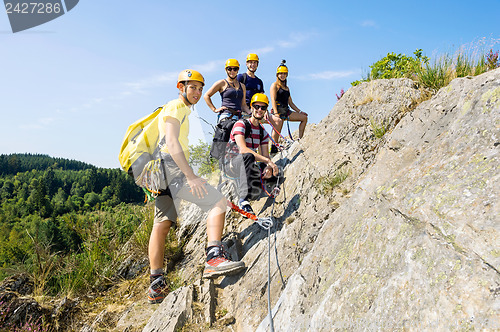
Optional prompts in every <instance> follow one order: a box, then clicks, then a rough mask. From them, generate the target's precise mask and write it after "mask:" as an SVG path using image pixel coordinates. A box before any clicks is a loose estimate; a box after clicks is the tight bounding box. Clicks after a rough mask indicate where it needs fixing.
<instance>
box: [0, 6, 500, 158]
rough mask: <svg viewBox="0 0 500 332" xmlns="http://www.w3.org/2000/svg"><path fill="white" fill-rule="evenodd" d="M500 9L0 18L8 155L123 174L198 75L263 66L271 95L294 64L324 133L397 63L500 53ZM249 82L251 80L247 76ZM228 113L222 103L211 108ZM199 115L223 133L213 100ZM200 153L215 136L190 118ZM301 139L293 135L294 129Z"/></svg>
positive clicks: (104, 10)
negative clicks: (143, 139)
mask: <svg viewBox="0 0 500 332" xmlns="http://www.w3.org/2000/svg"><path fill="white" fill-rule="evenodd" d="M499 13H500V1H498V0H494V1H488V2H479V3H478V2H471V1H317V0H310V1H269V0H267V1H260V0H259V1H252V2H239V1H222V0H220V1H219V0H213V1H198V0H192V1H175V2H174V1H156V0H150V1H129V0H105V1H90V0H81V1H80V2H79V4H78V5H77V6H76V7H75V8H74V9H73V10H71V11H70V12H68V13H66V14H65V15H63V16H61V17H59V18H57V19H55V20H53V21H50V22H48V23H46V24H43V25H40V26H38V27H35V28H32V29H29V30H26V31H23V32H18V33H15V34H14V33H12V31H11V28H10V25H9V22H8V18H7V14H6V13H5V11H2V10H0V63H1V67H0V91H1V94H0V112H1V118H2V120H1V125H0V129H1V130H0V154H9V153H24V152H30V153H42V154H48V155H51V156H54V157H63V158H69V159H75V160H80V161H84V162H87V163H90V164H93V165H96V166H99V167H109V168H118V167H119V163H118V158H117V155H118V152H119V148H120V145H121V141H122V139H123V135H124V133H125V131H126V129H127V127H128V125H129V124H131V123H132V122H134V121H135V120H137V119H138V118H140V117H142V116H144V115H146V114H148V113H150V112H151V111H153V110H154V109H155V108H156V107H157V106H160V105H162V104H164V103H165V102H167V101H169V100H171V99H174V98H176V97H177V89H176V88H175V80H176V77H177V74H178V73H179V71H181V70H182V69H185V68H193V69H197V70H199V71H200V72H201V73H202V74H203V75H204V76H205V80H206V83H207V85H208V86H211V85H212V84H213V83H214V82H215V81H216V80H218V79H221V78H224V77H225V72H224V61H225V60H226V59H228V58H236V59H238V60H239V61H240V63H241V64H242V68H241V69H244V68H243V64H244V61H245V57H246V54H247V53H249V52H255V53H257V54H258V55H259V57H260V65H259V69H258V71H257V76H259V77H260V78H261V79H262V80H263V81H264V84H265V90H266V92H268V91H269V87H270V85H271V83H272V82H273V81H274V80H275V72H276V67H277V66H278V65H279V63H280V61H281V59H286V60H287V65H288V67H289V71H290V75H289V80H288V82H289V86H290V89H291V94H292V98H293V100H294V102H295V104H296V105H297V106H298V107H299V108H301V109H302V110H303V111H305V112H307V113H309V117H310V120H309V121H310V122H312V123H318V122H319V121H321V119H323V118H324V117H325V116H326V115H327V114H328V113H329V112H330V110H331V109H332V107H333V106H334V105H335V102H336V100H337V98H336V97H335V94H337V93H339V91H340V89H342V88H344V89H346V90H347V89H348V88H349V87H350V82H352V81H354V80H357V79H360V78H361V76H362V75H363V74H364V73H366V72H367V71H368V69H369V65H371V64H372V63H374V62H375V61H377V60H379V59H380V58H382V57H383V56H385V55H386V54H387V53H388V52H395V53H405V54H407V55H411V54H412V53H413V51H415V49H417V48H421V49H423V50H424V54H425V55H427V56H430V57H432V56H434V55H436V54H440V53H443V52H447V53H453V52H454V51H455V50H456V49H457V48H458V47H460V46H462V45H480V47H484V48H487V49H489V48H490V47H493V48H494V50H497V49H499V48H500V44H499V42H498V40H499V39H500V28H499V26H498V18H499ZM240 72H241V70H240ZM212 100H213V101H214V104H215V105H216V106H219V105H220V97H219V96H218V94H216V95H214V96H213V97H212ZM196 110H197V114H198V115H199V116H200V117H201V118H203V119H205V120H207V121H208V122H210V123H212V124H215V121H216V117H215V115H214V113H212V112H211V111H210V109H209V108H208V107H207V105H206V104H205V102H204V101H200V102H199V103H198V104H197V105H196ZM190 121H191V131H192V136H191V143H195V142H196V141H197V140H198V139H200V138H205V139H209V138H210V137H209V132H210V131H212V129H211V127H210V126H208V125H206V124H204V123H203V122H202V121H200V120H199V119H198V118H196V115H195V116H192V117H191V119H190ZM295 128H297V126H296V125H292V130H293V129H295Z"/></svg>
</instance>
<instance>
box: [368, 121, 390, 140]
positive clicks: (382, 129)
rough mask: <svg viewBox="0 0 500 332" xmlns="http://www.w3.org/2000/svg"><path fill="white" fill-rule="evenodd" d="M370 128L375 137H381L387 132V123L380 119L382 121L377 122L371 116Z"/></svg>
mask: <svg viewBox="0 0 500 332" xmlns="http://www.w3.org/2000/svg"><path fill="white" fill-rule="evenodd" d="M370 128H371V129H372V132H373V135H374V136H375V137H376V138H382V137H383V136H384V135H385V133H386V132H387V125H386V124H385V121H382V123H380V124H379V123H378V122H376V121H375V120H374V119H373V118H370Z"/></svg>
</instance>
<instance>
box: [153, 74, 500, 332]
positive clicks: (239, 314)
mask: <svg viewBox="0 0 500 332" xmlns="http://www.w3.org/2000/svg"><path fill="white" fill-rule="evenodd" d="M429 98H430V94H429V93H427V92H426V91H424V90H423V89H420V88H418V86H417V85H416V84H415V83H414V82H413V81H411V80H408V79H392V80H378V81H373V82H369V83H363V84H361V85H359V86H357V87H354V88H351V89H350V90H349V91H347V92H346V94H344V96H343V97H342V98H341V99H340V101H339V102H338V103H337V104H336V105H335V107H334V108H333V109H332V111H331V112H330V114H329V115H328V116H327V117H326V118H325V119H324V120H323V121H321V122H320V123H319V124H317V125H316V126H309V127H308V128H307V129H306V135H305V136H304V137H303V139H302V140H301V141H300V142H295V143H294V144H293V145H292V146H291V147H290V148H289V149H288V151H287V152H286V153H284V154H283V155H278V156H277V159H279V162H278V163H279V164H281V165H282V166H283V167H284V168H285V178H286V181H285V185H284V187H283V188H282V192H281V194H280V195H279V196H278V198H277V200H276V203H275V204H272V203H273V202H272V200H270V199H265V198H262V199H261V200H260V201H258V202H255V203H253V207H254V210H255V211H256V212H257V213H258V214H259V215H261V216H268V215H271V214H272V215H273V216H274V226H273V228H272V229H271V236H270V238H268V233H267V231H265V230H263V229H261V228H260V227H259V226H258V225H257V224H253V223H251V222H250V221H248V220H245V219H242V218H240V217H236V216H234V215H231V214H228V221H229V222H228V223H227V225H226V229H225V234H226V236H225V238H224V239H223V240H224V241H225V242H226V244H227V246H228V247H229V249H230V251H231V253H232V255H233V258H234V259H242V260H243V261H244V262H245V264H246V266H247V269H246V271H245V272H244V273H242V274H241V275H236V276H231V277H225V278H219V279H217V280H216V286H217V289H218V291H217V292H214V294H215V293H217V301H216V302H217V307H218V308H219V309H221V308H223V309H224V310H225V311H227V316H229V317H231V318H232V317H234V320H231V323H230V324H233V325H231V330H238V331H255V330H259V331H267V330H269V320H268V318H266V317H267V315H268V303H267V299H268V286H269V285H268V265H267V264H268V248H269V247H268V246H269V245H270V247H271V250H270V254H271V257H270V258H271V269H270V286H271V292H270V294H269V295H270V298H271V307H272V308H273V312H274V319H273V323H274V328H275V330H276V331H332V330H349V331H351V330H368V331H375V330H412V331H417V330H428V331H434V330H435V331H437V330H469V329H477V330H498V329H500V319H499V317H500V299H499V296H500V273H499V269H500V245H499V244H500V239H499V232H500V218H499V216H500V211H499V210H500V207H499V197H500V186H499V172H498V169H499V152H498V151H499V149H500V69H497V70H495V71H491V72H488V73H485V74H483V75H480V76H477V77H474V78H461V79H456V80H454V81H453V82H452V83H451V84H450V85H449V86H447V87H445V88H443V89H441V90H440V91H439V92H438V93H437V94H436V95H435V96H433V97H432V98H430V99H429ZM182 216H183V220H185V222H182V223H181V225H180V230H179V232H178V234H179V236H180V237H181V238H182V239H185V240H186V241H187V242H186V245H185V254H186V255H185V258H184V259H183V261H182V262H181V267H182V273H183V277H184V279H185V280H186V281H188V282H189V283H191V282H195V281H196V280H197V279H199V277H200V275H201V272H200V271H201V269H200V264H201V263H202V262H203V257H204V246H205V243H206V239H205V237H206V235H205V230H206V229H205V224H204V219H205V215H204V214H202V213H201V212H200V210H198V209H197V208H195V207H192V206H186V208H185V209H184V211H183V214H182ZM268 239H270V240H271V242H270V243H268ZM276 253H277V256H278V257H276ZM276 258H278V261H279V267H278V265H277V264H276ZM193 285H195V284H194V283H193V284H192V285H191V286H188V287H196V286H193ZM192 289H195V288H192ZM183 291H185V292H188V291H189V288H186V289H184V290H183ZM179 292H180V291H179ZM186 296H187V297H189V298H193V296H192V295H190V294H187V295H186ZM183 301H184V300H183ZM209 302H210V303H212V302H213V300H210V301H209ZM183 303H184V302H183ZM162 306H163V305H162ZM210 306H212V304H210ZM188 307H189V306H188ZM206 311H207V312H212V309H211V308H210V310H208V309H207V310H206ZM175 312H177V311H175ZM184 312H185V313H189V312H190V311H189V308H186V309H185V311H184ZM177 313H178V312H177ZM212 315H213V314H212V313H207V314H205V316H207V317H205V322H211V321H212V318H211V316H212ZM188 316H189V314H186V315H185V316H183V317H188ZM162 317H163V318H162V319H163V320H165V321H166V320H168V319H169V318H168V317H166V316H162ZM183 319H184V318H183ZM186 320H187V321H189V317H188V318H186ZM150 324H151V325H150ZM153 324H158V323H157V322H156V323H155V322H154V317H153V318H152V319H151V320H150V323H148V326H159V325H153ZM205 328H206V327H205ZM153 330H155V329H154V328H150V329H149V330H148V331H153ZM160 330H161V329H157V331H160Z"/></svg>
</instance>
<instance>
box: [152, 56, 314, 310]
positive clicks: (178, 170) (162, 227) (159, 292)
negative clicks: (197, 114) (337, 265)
mask: <svg viewBox="0 0 500 332" xmlns="http://www.w3.org/2000/svg"><path fill="white" fill-rule="evenodd" d="M246 65H247V72H246V73H244V74H240V75H238V71H239V67H240V66H239V62H238V61H237V60H236V59H228V60H227V61H226V63H225V70H226V74H227V77H226V78H225V79H222V80H219V81H217V82H215V83H214V84H213V85H212V86H211V87H210V88H209V89H208V91H207V92H206V93H205V95H204V96H203V97H204V99H205V101H206V103H207V105H208V106H209V108H210V109H211V110H212V111H214V112H215V113H217V114H218V117H217V122H218V124H223V123H226V122H227V123H229V121H231V131H230V135H229V139H228V142H227V144H226V145H225V153H224V154H223V155H224V158H223V160H221V163H220V165H221V168H222V171H223V172H224V173H226V174H228V175H229V176H232V177H234V178H237V179H239V188H238V195H239V202H238V205H239V208H240V209H241V210H243V211H245V212H247V213H252V214H253V210H252V208H251V206H250V203H249V201H250V200H252V199H255V198H256V197H258V194H260V191H259V190H257V189H258V188H260V183H261V179H272V178H274V177H276V176H278V173H279V169H278V167H277V166H276V164H275V163H274V162H273V161H272V160H271V157H270V154H269V141H270V136H269V135H268V133H267V132H266V131H265V130H264V128H263V126H262V125H261V123H262V122H268V123H270V124H271V126H272V127H273V128H274V130H275V132H274V133H273V134H272V136H273V142H278V139H279V136H281V134H280V132H279V131H281V128H282V126H283V121H284V120H285V119H288V120H289V121H300V122H301V124H300V126H299V138H301V137H302V135H303V134H304V129H305V125H306V123H307V114H306V113H304V112H301V111H300V109H299V108H298V107H297V106H296V105H295V104H294V103H293V102H292V98H291V96H290V89H289V88H288V86H287V76H288V68H287V67H286V65H285V64H284V62H282V63H281V64H280V66H279V67H278V68H277V73H276V77H277V79H276V82H274V83H273V84H272V85H271V102H269V99H268V97H267V96H266V95H265V94H264V85H263V82H262V80H261V79H259V78H258V77H257V76H256V75H255V72H256V70H257V67H258V65H259V58H258V56H257V55H256V54H249V55H248V56H247V59H246ZM204 86H205V80H204V78H203V76H202V75H201V74H200V73H199V72H197V71H195V70H190V69H187V70H183V71H182V72H181V73H180V74H179V77H178V80H177V89H178V90H179V98H178V99H175V100H172V101H170V102H169V103H168V104H166V105H165V106H164V107H163V109H162V111H161V113H160V114H159V117H160V118H159V121H158V129H159V132H160V133H161V135H164V137H165V141H164V142H165V143H164V144H163V145H162V146H161V153H162V159H165V162H164V165H166V167H168V168H169V172H168V173H169V174H177V175H176V176H175V177H174V178H172V179H167V185H168V186H167V189H166V190H162V191H161V192H160V193H159V194H158V196H157V197H156V199H155V213H154V224H153V229H152V231H151V236H150V240H149V250H148V253H149V261H150V269H151V274H150V287H149V289H148V300H149V302H150V303H159V302H161V301H163V299H164V298H165V296H166V294H167V293H168V289H169V286H168V284H167V281H166V278H165V276H164V273H165V271H164V256H163V255H164V250H165V239H166V237H167V234H168V232H169V230H170V228H171V226H172V225H174V224H175V223H176V220H177V211H178V207H179V201H180V200H181V199H183V200H186V201H189V202H192V203H194V204H196V205H198V206H199V207H200V208H201V209H202V210H203V211H205V212H207V213H208V215H207V220H206V223H207V240H208V243H207V248H206V262H205V268H204V271H203V277H205V278H213V277H217V276H220V275H229V274H233V273H237V272H239V271H241V270H242V269H244V268H245V264H244V263H243V262H241V261H233V260H232V259H231V257H230V255H229V254H228V253H227V252H226V251H225V249H224V247H223V245H222V242H221V240H222V232H223V229H224V222H225V212H226V206H227V199H226V198H225V197H224V196H223V195H222V194H221V193H220V192H219V191H218V190H217V189H215V188H214V187H212V186H211V185H210V184H208V183H207V182H206V181H205V180H204V179H202V178H200V177H198V176H197V175H196V174H195V173H194V171H193V169H192V168H191V166H190V165H189V163H188V160H189V149H188V134H189V119H188V116H189V114H190V113H191V106H193V105H195V104H196V103H198V102H199V100H200V98H201V97H202V93H203V88H204ZM216 92H219V93H220V95H221V99H222V102H221V106H220V107H219V108H217V107H216V106H215V105H214V104H213V102H212V100H211V97H212V96H213V95H214V94H215V93H216ZM269 106H272V109H271V110H270V111H269V113H268V107H269ZM290 108H291V109H292V110H290ZM233 122H234V123H233ZM273 147H274V149H275V148H276V147H275V146H274V145H272V148H271V149H273ZM274 151H276V150H274ZM163 156H168V157H165V158H163Z"/></svg>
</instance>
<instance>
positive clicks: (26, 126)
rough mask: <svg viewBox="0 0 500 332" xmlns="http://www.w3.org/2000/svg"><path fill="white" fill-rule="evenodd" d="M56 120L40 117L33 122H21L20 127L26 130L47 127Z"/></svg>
mask: <svg viewBox="0 0 500 332" xmlns="http://www.w3.org/2000/svg"><path fill="white" fill-rule="evenodd" d="M54 121H55V119H54V118H40V119H38V120H37V121H35V122H32V123H24V124H20V125H19V129H24V130H35V129H43V128H45V127H48V126H50V125H51V124H52V123H53V122H54Z"/></svg>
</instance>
